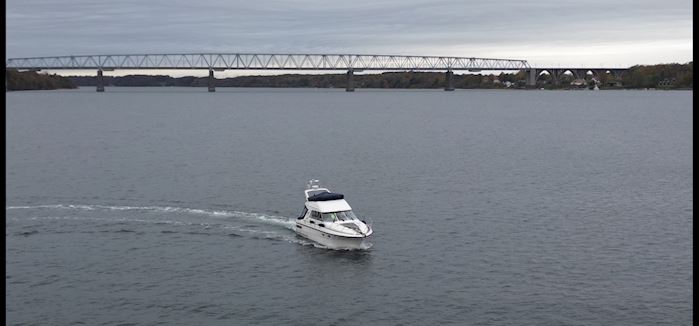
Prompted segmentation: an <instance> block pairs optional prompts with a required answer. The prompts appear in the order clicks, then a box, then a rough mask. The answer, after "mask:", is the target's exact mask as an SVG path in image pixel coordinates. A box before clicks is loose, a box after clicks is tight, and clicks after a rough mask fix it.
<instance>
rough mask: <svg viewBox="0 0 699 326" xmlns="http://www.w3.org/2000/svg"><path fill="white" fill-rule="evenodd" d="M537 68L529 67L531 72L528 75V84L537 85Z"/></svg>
mask: <svg viewBox="0 0 699 326" xmlns="http://www.w3.org/2000/svg"><path fill="white" fill-rule="evenodd" d="M536 77H537V75H536V69H535V68H531V69H529V74H528V75H527V86H532V87H533V86H536Z"/></svg>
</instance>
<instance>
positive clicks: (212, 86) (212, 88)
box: [207, 69, 216, 92]
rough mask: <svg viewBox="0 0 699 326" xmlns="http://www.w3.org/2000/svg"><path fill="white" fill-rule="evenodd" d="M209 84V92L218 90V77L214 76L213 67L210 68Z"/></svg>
mask: <svg viewBox="0 0 699 326" xmlns="http://www.w3.org/2000/svg"><path fill="white" fill-rule="evenodd" d="M207 84H208V86H209V92H215V91H216V78H214V71H213V70H212V69H209V80H208V81H207Z"/></svg>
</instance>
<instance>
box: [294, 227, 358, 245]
mask: <svg viewBox="0 0 699 326" xmlns="http://www.w3.org/2000/svg"><path fill="white" fill-rule="evenodd" d="M295 230H296V233H297V234H299V235H301V236H302V237H304V238H306V239H309V240H312V241H314V242H317V243H319V244H321V245H323V246H325V247H328V248H332V249H365V248H366V245H365V243H364V241H365V240H366V239H367V238H366V237H343V236H338V235H333V234H328V233H325V232H322V231H320V230H317V229H315V228H312V227H309V226H306V225H304V224H301V223H298V222H297V223H296V228H295Z"/></svg>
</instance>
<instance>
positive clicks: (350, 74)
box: [345, 69, 354, 92]
mask: <svg viewBox="0 0 699 326" xmlns="http://www.w3.org/2000/svg"><path fill="white" fill-rule="evenodd" d="M345 91H347V92H354V70H353V69H350V70H347V88H346V89H345Z"/></svg>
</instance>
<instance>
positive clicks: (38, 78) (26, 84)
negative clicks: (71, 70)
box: [5, 69, 78, 91]
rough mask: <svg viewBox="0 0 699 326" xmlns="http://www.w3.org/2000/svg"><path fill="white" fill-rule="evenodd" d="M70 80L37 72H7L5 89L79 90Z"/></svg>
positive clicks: (11, 70)
mask: <svg viewBox="0 0 699 326" xmlns="http://www.w3.org/2000/svg"><path fill="white" fill-rule="evenodd" d="M77 87H78V85H77V84H76V83H75V82H73V81H72V80H71V79H70V78H66V77H63V76H59V75H56V74H51V75H49V74H40V73H37V72H36V71H17V70H14V69H6V70H5V88H6V89H7V90H8V91H23V90H41V89H59V88H77Z"/></svg>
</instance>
